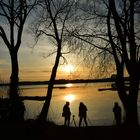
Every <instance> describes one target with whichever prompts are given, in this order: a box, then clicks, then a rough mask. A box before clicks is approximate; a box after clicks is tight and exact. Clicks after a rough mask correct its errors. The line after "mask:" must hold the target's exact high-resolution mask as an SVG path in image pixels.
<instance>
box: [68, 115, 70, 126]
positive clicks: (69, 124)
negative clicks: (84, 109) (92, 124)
mask: <svg viewBox="0 0 140 140" xmlns="http://www.w3.org/2000/svg"><path fill="white" fill-rule="evenodd" d="M68 126H70V116H69V117H68Z"/></svg>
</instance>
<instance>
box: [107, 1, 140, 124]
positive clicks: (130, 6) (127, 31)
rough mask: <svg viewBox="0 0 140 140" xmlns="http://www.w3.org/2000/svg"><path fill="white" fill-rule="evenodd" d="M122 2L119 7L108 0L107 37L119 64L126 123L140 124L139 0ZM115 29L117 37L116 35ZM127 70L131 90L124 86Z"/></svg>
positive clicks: (117, 82)
mask: <svg viewBox="0 0 140 140" xmlns="http://www.w3.org/2000/svg"><path fill="white" fill-rule="evenodd" d="M119 4H120V7H117V2H116V1H115V0H109V5H108V6H109V8H108V17H107V27H108V28H107V29H108V37H109V42H110V45H111V48H112V53H113V57H114V60H115V64H116V73H117V75H116V85H117V90H118V94H119V97H120V99H121V101H122V104H123V106H124V108H125V112H126V118H125V121H126V123H127V124H138V111H137V99H138V91H139V80H140V52H139V47H140V44H139V43H140V42H139V41H140V39H139V35H140V34H139V31H140V26H139V25H138V23H140V21H139V19H138V13H137V12H138V9H139V8H140V1H139V0H122V1H121V2H120V3H119ZM112 23H113V24H114V26H113V27H112ZM114 31H115V32H116V37H114V33H113V32H114ZM116 38H117V39H116ZM124 70H126V71H127V73H128V76H129V90H128V91H127V90H126V88H125V80H124Z"/></svg>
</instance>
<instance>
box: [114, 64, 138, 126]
mask: <svg viewBox="0 0 140 140" xmlns="http://www.w3.org/2000/svg"><path fill="white" fill-rule="evenodd" d="M135 73H136V72H135ZM116 84H117V89H118V95H119V97H120V99H121V101H122V104H123V107H124V110H125V118H124V123H125V124H126V125H138V111H137V98H138V91H139V78H138V76H137V74H134V73H133V75H130V83H129V90H128V89H126V87H125V86H126V85H125V82H124V76H123V69H122V68H121V67H120V66H117V80H116Z"/></svg>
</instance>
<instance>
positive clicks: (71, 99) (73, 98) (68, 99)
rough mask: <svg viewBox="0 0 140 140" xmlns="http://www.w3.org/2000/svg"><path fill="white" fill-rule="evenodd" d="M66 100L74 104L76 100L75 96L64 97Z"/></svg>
mask: <svg viewBox="0 0 140 140" xmlns="http://www.w3.org/2000/svg"><path fill="white" fill-rule="evenodd" d="M64 99H65V100H66V101H68V102H72V101H74V100H75V96H74V95H73V94H68V95H66V96H64Z"/></svg>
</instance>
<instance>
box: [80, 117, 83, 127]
mask: <svg viewBox="0 0 140 140" xmlns="http://www.w3.org/2000/svg"><path fill="white" fill-rule="evenodd" d="M82 118H83V117H82V116H80V119H79V127H80V126H81V122H82Z"/></svg>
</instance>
